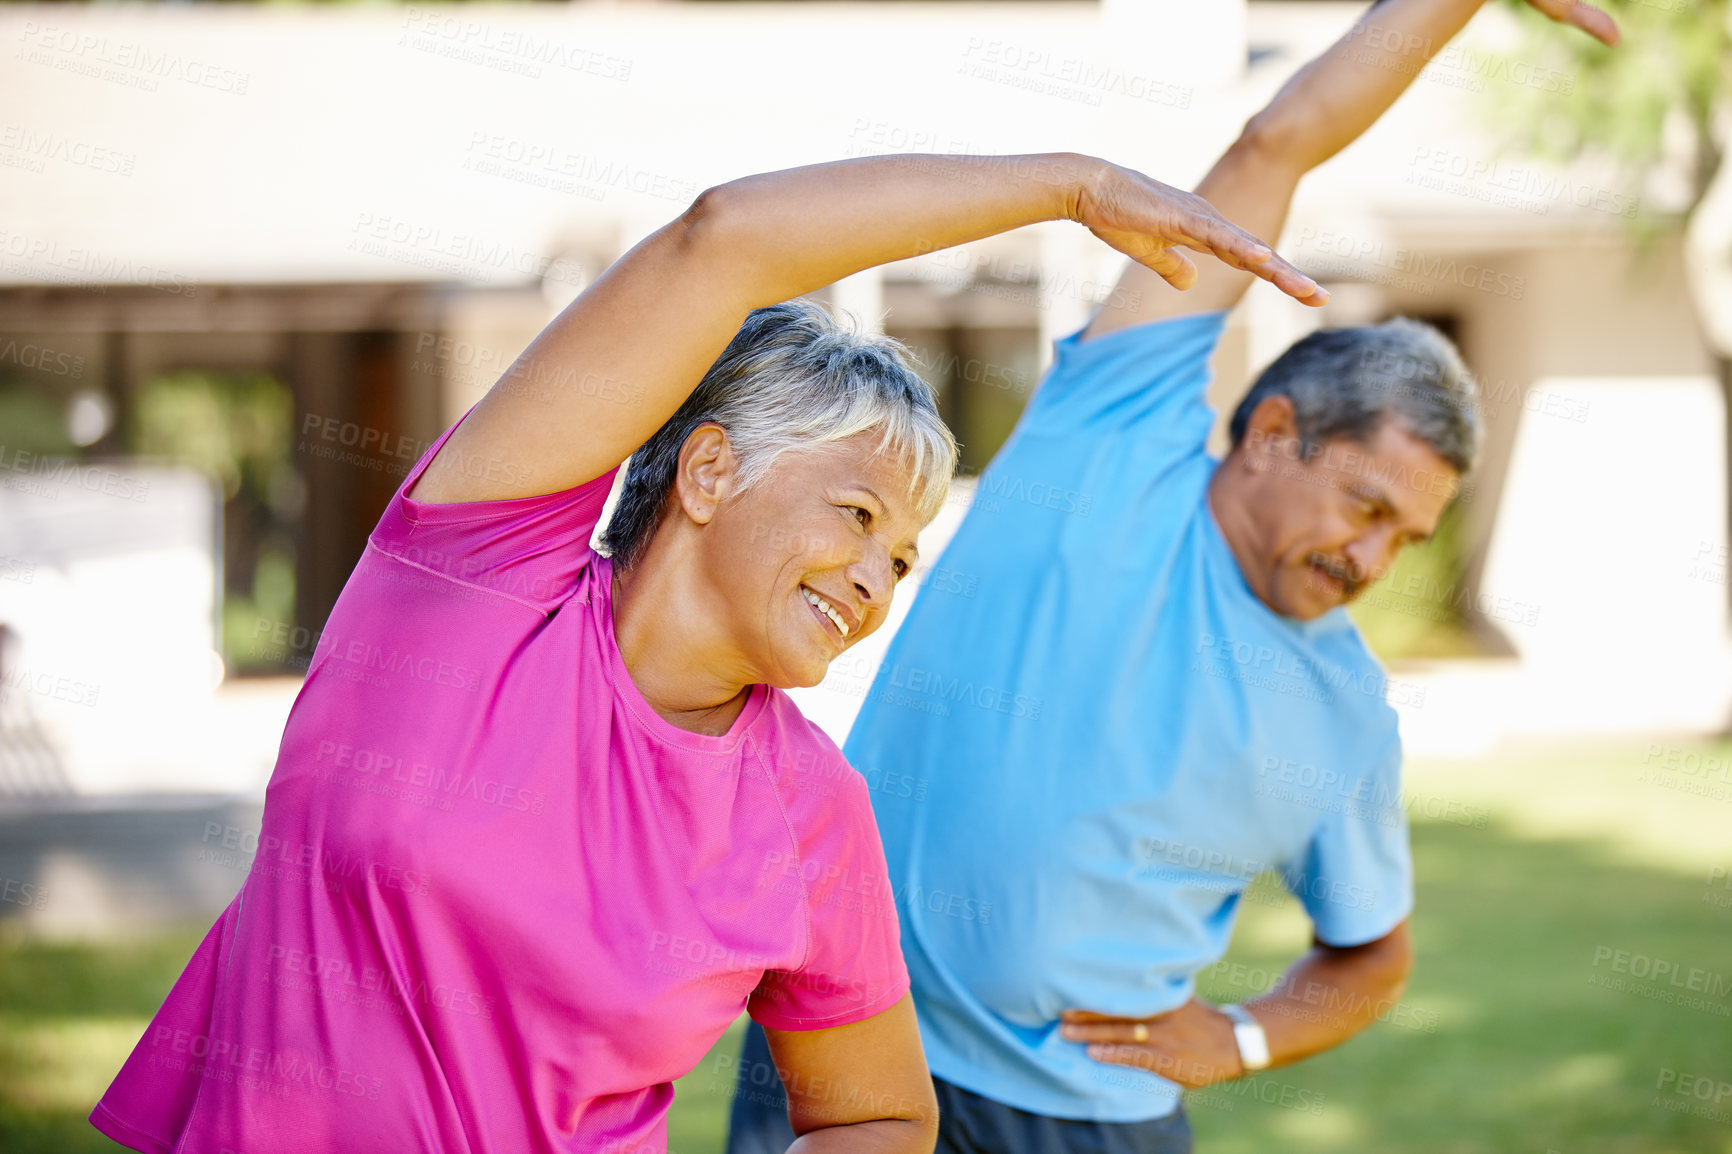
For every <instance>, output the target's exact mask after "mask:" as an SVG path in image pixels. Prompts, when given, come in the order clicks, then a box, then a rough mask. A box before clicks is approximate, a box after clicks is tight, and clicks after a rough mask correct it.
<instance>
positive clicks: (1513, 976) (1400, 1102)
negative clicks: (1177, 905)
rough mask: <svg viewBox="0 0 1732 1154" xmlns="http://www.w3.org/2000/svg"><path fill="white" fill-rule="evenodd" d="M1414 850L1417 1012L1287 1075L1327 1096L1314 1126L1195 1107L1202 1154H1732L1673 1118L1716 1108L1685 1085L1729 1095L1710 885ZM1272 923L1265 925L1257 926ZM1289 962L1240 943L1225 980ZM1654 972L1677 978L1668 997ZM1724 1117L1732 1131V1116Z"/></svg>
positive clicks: (1456, 847)
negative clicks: (1685, 1080)
mask: <svg viewBox="0 0 1732 1154" xmlns="http://www.w3.org/2000/svg"><path fill="white" fill-rule="evenodd" d="M1413 850H1414V865H1415V871H1416V874H1417V876H1418V878H1419V879H1420V880H1419V886H1418V901H1417V909H1416V911H1415V914H1414V919H1413V934H1414V940H1415V943H1416V947H1417V952H1418V961H1417V965H1416V967H1415V970H1414V974H1413V978H1412V980H1411V982H1410V983H1409V985H1408V989H1407V993H1406V994H1405V996H1404V998H1403V1002H1404V1004H1405V1005H1407V1006H1408V1007H1410V1008H1411V1011H1413V1012H1409V1013H1406V1014H1400V1013H1398V1014H1395V1015H1392V1016H1391V1019H1390V1021H1389V1022H1386V1023H1384V1024H1380V1025H1378V1026H1374V1027H1373V1028H1372V1029H1371V1030H1369V1031H1368V1032H1367V1033H1365V1034H1364V1035H1361V1036H1360V1037H1359V1038H1357V1039H1355V1040H1354V1041H1352V1042H1350V1043H1349V1044H1347V1045H1346V1046H1343V1047H1341V1048H1340V1049H1338V1050H1334V1051H1331V1052H1329V1053H1327V1054H1323V1055H1319V1056H1318V1057H1316V1058H1313V1059H1311V1060H1310V1061H1308V1062H1306V1063H1304V1064H1302V1065H1298V1066H1294V1067H1292V1068H1290V1069H1288V1070H1285V1071H1281V1072H1279V1074H1280V1075H1281V1076H1284V1077H1285V1078H1287V1079H1288V1080H1290V1081H1292V1082H1293V1083H1295V1084H1297V1085H1301V1086H1304V1087H1307V1088H1311V1089H1313V1090H1314V1091H1316V1092H1319V1093H1322V1094H1323V1095H1324V1096H1325V1104H1324V1106H1323V1108H1322V1110H1320V1111H1319V1112H1318V1113H1316V1114H1305V1113H1301V1112H1299V1111H1296V1110H1292V1109H1282V1108H1279V1107H1277V1106H1270V1105H1265V1104H1264V1103H1262V1102H1259V1101H1247V1100H1244V1099H1239V1100H1236V1101H1234V1102H1233V1105H1232V1107H1231V1108H1230V1109H1228V1108H1208V1107H1204V1106H1201V1105H1199V1106H1198V1107H1194V1108H1193V1110H1192V1114H1193V1118H1194V1121H1195V1123H1196V1129H1197V1134H1198V1143H1197V1145H1198V1149H1199V1150H1202V1151H1205V1152H1207V1154H1241V1152H1250V1151H1266V1150H1271V1149H1283V1150H1329V1151H1340V1150H1375V1151H1379V1152H1394V1154H1421V1152H1424V1154H1469V1152H1475V1154H1477V1152H1480V1151H1484V1152H1488V1154H1490V1152H1496V1154H1510V1152H1518V1151H1532V1152H1534V1154H1546V1152H1548V1151H1555V1152H1558V1154H1674V1152H1676V1154H1683V1152H1686V1151H1688V1152H1690V1154H1723V1152H1726V1151H1732V1126H1729V1125H1727V1124H1726V1123H1725V1122H1723V1121H1718V1120H1715V1119H1714V1118H1712V1117H1711V1116H1701V1115H1692V1114H1689V1113H1676V1112H1674V1110H1675V1109H1677V1108H1679V1107H1682V1108H1685V1109H1689V1108H1691V1107H1706V1108H1707V1109H1708V1110H1710V1111H1711V1110H1712V1108H1713V1103H1712V1102H1711V1101H1710V1102H1706V1103H1704V1102H1702V1101H1701V1100H1700V1099H1699V1098H1697V1097H1695V1096H1694V1095H1693V1094H1684V1095H1681V1094H1679V1093H1678V1092H1677V1090H1676V1084H1677V1082H1678V1078H1677V1077H1676V1075H1680V1074H1682V1075H1689V1076H1707V1077H1709V1078H1711V1079H1712V1080H1713V1082H1714V1083H1720V1082H1726V1083H1732V1016H1728V1015H1732V910H1727V909H1724V908H1720V907H1718V906H1716V905H1713V904H1710V903H1709V902H1706V901H1704V897H1705V896H1706V895H1708V894H1709V888H1708V880H1707V877H1706V874H1703V875H1696V876H1690V875H1682V874H1678V873H1670V872H1665V871H1659V870H1652V869H1644V868H1639V867H1632V866H1630V865H1628V864H1625V863H1621V862H1614V861H1611V860H1609V859H1608V855H1607V854H1606V852H1605V851H1604V850H1603V849H1601V848H1600V847H1598V846H1596V845H1594V844H1592V843H1587V842H1583V841H1562V840H1560V841H1544V842H1540V841H1529V840H1521V839H1516V838H1512V837H1511V836H1509V835H1508V834H1507V833H1506V832H1505V831H1503V830H1500V829H1499V828H1497V827H1496V826H1495V825H1494V826H1492V827H1491V828H1487V829H1473V828H1466V827H1462V826H1456V825H1447V824H1420V825H1416V826H1415V827H1414V829H1413ZM1269 916H1271V915H1270V914H1269V913H1266V912H1263V911H1259V910H1257V909H1255V908H1253V909H1250V910H1248V911H1247V922H1251V921H1253V920H1255V919H1256V918H1259V917H1269ZM1245 936H1246V935H1241V937H1240V940H1241V941H1242V940H1243V938H1244V937H1245ZM1302 944H1303V943H1301V942H1295V943H1294V944H1293V949H1294V950H1295V951H1296V950H1297V949H1299V948H1300V947H1301V946H1302ZM1620 951H1622V952H1624V954H1625V955H1627V956H1624V957H1623V958H1622V959H1620V955H1619V952H1620ZM1638 955H1639V956H1640V958H1639V959H1638ZM1290 956H1291V954H1288V955H1286V956H1283V955H1281V954H1277V953H1274V952H1272V951H1268V952H1264V951H1256V950H1249V949H1242V948H1240V946H1239V943H1238V942H1236V943H1235V948H1234V950H1233V951H1232V953H1231V954H1230V955H1229V960H1231V961H1240V962H1245V963H1249V964H1251V965H1254V966H1259V967H1269V968H1278V967H1280V966H1282V965H1284V964H1285V962H1286V961H1287V959H1288V957H1290ZM1657 961H1664V962H1672V963H1675V964H1676V965H1677V967H1678V971H1679V972H1678V974H1677V976H1676V977H1674V976H1673V975H1672V974H1671V973H1668V974H1666V975H1664V976H1662V977H1660V978H1658V979H1656V978H1654V977H1653V976H1652V974H1651V972H1650V968H1651V966H1652V963H1653V962H1657ZM1620 970H1621V971H1623V972H1619V971H1620ZM1692 970H1694V971H1696V973H1694V974H1692V973H1691V971H1692ZM1633 971H1639V972H1641V973H1643V974H1647V975H1648V976H1646V977H1637V976H1635V973H1634V972H1633ZM1620 981H1621V982H1622V988H1614V987H1615V986H1616V985H1617V984H1618V983H1619V982H1620ZM1674 982H1676V983H1677V984H1674ZM1692 984H1694V985H1696V986H1697V989H1696V990H1694V991H1692V990H1691V989H1690V986H1691V985H1692ZM1201 992H1202V993H1203V994H1204V996H1209V995H1211V994H1214V995H1216V996H1218V997H1220V998H1221V999H1222V1000H1238V999H1242V998H1245V997H1249V996H1252V992H1251V991H1247V990H1242V989H1241V990H1234V989H1231V988H1229V987H1227V986H1225V985H1222V984H1220V983H1214V984H1205V985H1204V987H1203V989H1202V991H1201ZM1690 1001H1695V1002H1698V1003H1700V1004H1699V1005H1695V1006H1692V1005H1689V1004H1686V1003H1688V1002H1690ZM1395 1023H1399V1024H1395ZM1667 1071H1672V1072H1673V1074H1674V1076H1673V1077H1671V1078H1669V1079H1668V1077H1667V1074H1666V1072H1667ZM1663 1081H1665V1082H1666V1085H1665V1086H1662V1082H1663ZM1660 1103H1666V1104H1669V1105H1671V1106H1672V1107H1673V1109H1667V1108H1666V1105H1662V1104H1660ZM1720 1109H1721V1110H1722V1111H1723V1112H1724V1115H1725V1117H1726V1118H1728V1119H1732V1097H1728V1098H1724V1099H1722V1100H1721V1107H1720Z"/></svg>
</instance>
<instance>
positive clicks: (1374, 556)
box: [1347, 529, 1397, 584]
mask: <svg viewBox="0 0 1732 1154" xmlns="http://www.w3.org/2000/svg"><path fill="white" fill-rule="evenodd" d="M1396 552H1397V549H1396V545H1395V533H1394V532H1393V531H1392V530H1389V529H1377V530H1374V531H1372V532H1370V533H1367V534H1365V535H1364V536H1362V537H1357V538H1355V539H1354V540H1353V541H1351V542H1349V544H1348V546H1347V560H1348V563H1349V564H1351V565H1352V566H1353V577H1354V579H1355V580H1357V581H1363V582H1365V583H1366V584H1370V583H1371V582H1373V581H1375V580H1377V579H1378V578H1379V577H1382V576H1383V575H1384V574H1385V573H1387V572H1389V567H1390V566H1391V565H1393V564H1394V563H1395V554H1396Z"/></svg>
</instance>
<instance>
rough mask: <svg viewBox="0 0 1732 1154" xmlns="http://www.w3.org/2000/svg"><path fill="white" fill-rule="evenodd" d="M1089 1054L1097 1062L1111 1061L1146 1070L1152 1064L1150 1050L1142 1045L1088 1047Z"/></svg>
mask: <svg viewBox="0 0 1732 1154" xmlns="http://www.w3.org/2000/svg"><path fill="white" fill-rule="evenodd" d="M1087 1053H1088V1056H1089V1057H1091V1058H1093V1059H1094V1060H1095V1061H1097V1062H1111V1063H1112V1064H1113V1065H1115V1066H1133V1067H1135V1068H1136V1069H1139V1070H1146V1069H1148V1068H1149V1065H1150V1057H1149V1052H1148V1051H1147V1050H1145V1049H1144V1048H1143V1047H1141V1046H1102V1045H1095V1046H1090V1047H1089V1048H1088V1051H1087Z"/></svg>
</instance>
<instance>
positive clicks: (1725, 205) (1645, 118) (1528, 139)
mask: <svg viewBox="0 0 1732 1154" xmlns="http://www.w3.org/2000/svg"><path fill="white" fill-rule="evenodd" d="M1505 2H1506V3H1507V4H1509V5H1510V6H1511V7H1513V8H1514V9H1515V10H1516V12H1515V15H1516V18H1517V20H1519V21H1520V22H1521V23H1522V25H1523V37H1522V41H1521V44H1520V46H1519V47H1518V48H1517V49H1516V52H1515V54H1514V55H1517V56H1519V57H1520V58H1521V59H1523V60H1526V61H1530V62H1537V61H1541V60H1547V61H1555V62H1556V64H1557V66H1558V67H1560V68H1562V69H1564V70H1566V72H1567V74H1570V75H1573V76H1574V77H1575V78H1576V83H1575V84H1574V85H1573V90H1572V91H1570V92H1569V93H1568V94H1567V95H1566V94H1547V93H1541V92H1539V91H1538V90H1537V89H1532V90H1525V91H1522V92H1520V94H1519V95H1517V96H1516V97H1515V98H1514V99H1513V100H1512V99H1507V98H1506V99H1504V100H1503V101H1501V102H1500V104H1499V106H1498V107H1497V108H1496V110H1495V111H1494V112H1493V113H1492V116H1493V117H1494V123H1496V124H1498V125H1500V126H1502V127H1504V128H1506V129H1507V130H1509V131H1510V134H1511V139H1510V143H1511V144H1512V145H1514V146H1515V147H1517V148H1520V149H1522V150H1523V151H1525V152H1527V153H1529V154H1530V155H1533V156H1536V157H1538V158H1540V159H1542V160H1552V161H1558V162H1566V163H1567V162H1569V161H1573V160H1576V159H1578V158H1584V157H1593V158H1601V159H1606V160H1610V161H1613V162H1615V164H1616V165H1617V167H1618V169H1619V170H1620V171H1621V173H1622V175H1623V179H1624V181H1625V182H1626V183H1627V191H1628V192H1629V193H1630V194H1632V195H1634V196H1636V197H1637V198H1638V205H1639V208H1638V211H1637V212H1636V213H1635V215H1634V216H1633V217H1632V221H1631V224H1632V229H1633V231H1634V233H1635V235H1636V236H1637V237H1638V239H1640V240H1642V241H1648V242H1651V241H1653V240H1654V239H1656V238H1658V237H1660V236H1663V235H1667V234H1673V235H1677V234H1680V233H1681V234H1682V236H1683V240H1684V254H1685V262H1686V267H1687V268H1688V270H1689V278H1690V293H1691V297H1692V299H1693V300H1694V302H1695V305H1696V314H1697V317H1698V319H1699V321H1700V323H1701V326H1702V331H1703V333H1704V335H1705V336H1706V337H1707V340H1708V345H1709V348H1710V350H1711V352H1712V353H1713V355H1714V358H1715V361H1716V362H1717V365H1718V369H1719V377H1720V386H1721V394H1722V396H1723V397H1724V398H1725V401H1726V422H1727V425H1726V434H1727V447H1728V449H1729V450H1732V165H1727V164H1726V163H1725V161H1726V153H1727V150H1728V148H1729V147H1732V0H1598V4H1599V6H1600V7H1602V8H1604V9H1606V10H1607V11H1609V12H1610V13H1611V14H1612V15H1613V16H1614V17H1615V18H1616V19H1617V21H1618V25H1619V27H1620V28H1621V29H1622V31H1623V43H1622V44H1621V45H1620V46H1619V47H1617V48H1606V47H1604V46H1603V45H1600V44H1598V43H1596V42H1595V41H1593V40H1591V39H1589V38H1588V37H1586V36H1559V35H1557V30H1556V26H1555V25H1553V24H1552V23H1551V22H1550V21H1548V20H1546V19H1545V17H1543V16H1541V15H1540V14H1539V13H1537V12H1535V11H1534V9H1533V8H1531V7H1529V6H1528V5H1527V4H1525V3H1518V2H1516V0H1505ZM1729 461H1732V457H1729ZM1729 474H1732V469H1729Z"/></svg>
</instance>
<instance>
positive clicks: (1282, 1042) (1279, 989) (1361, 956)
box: [1245, 931, 1412, 1066]
mask: <svg viewBox="0 0 1732 1154" xmlns="http://www.w3.org/2000/svg"><path fill="white" fill-rule="evenodd" d="M1411 960H1412V954H1411V951H1410V949H1409V947H1408V944H1407V936H1406V933H1405V932H1404V931H1403V932H1401V933H1400V934H1399V935H1391V936H1390V937H1389V938H1386V939H1384V940H1383V941H1381V942H1375V943H1372V944H1371V945H1368V946H1360V947H1357V948H1355V949H1344V950H1343V949H1330V948H1328V947H1322V946H1320V947H1318V948H1316V949H1314V950H1312V951H1311V952H1310V953H1309V954H1307V955H1305V957H1303V958H1301V959H1300V960H1299V961H1297V962H1295V963H1294V964H1293V966H1292V968H1290V969H1289V970H1288V971H1287V972H1286V973H1285V974H1283V975H1282V977H1281V980H1280V981H1279V982H1278V983H1277V984H1276V985H1275V987H1274V988H1273V989H1272V990H1270V992H1269V993H1267V994H1265V995H1263V996H1262V997H1260V998H1255V999H1253V1000H1251V1001H1249V1002H1247V1003H1245V1008H1246V1009H1247V1010H1250V1011H1251V1013H1252V1014H1253V1015H1254V1016H1255V1017H1256V1018H1257V1021H1258V1022H1259V1023H1260V1024H1261V1025H1262V1027H1263V1033H1264V1034H1265V1035H1266V1036H1267V1037H1268V1039H1269V1060H1270V1065H1271V1066H1283V1065H1286V1064H1288V1063H1289V1062H1297V1061H1299V1060H1300V1059H1301V1058H1306V1057H1309V1056H1310V1055H1312V1054H1315V1053H1317V1052H1319V1051H1321V1050H1327V1049H1329V1048H1331V1047H1332V1046H1339V1045H1340V1044H1341V1043H1342V1042H1345V1041H1346V1040H1347V1039H1349V1038H1351V1037H1352V1036H1353V1035H1355V1034H1357V1033H1359V1031H1361V1030H1363V1029H1365V1027H1367V1026H1369V1025H1371V1023H1373V1022H1375V1021H1377V1020H1379V1019H1380V1018H1384V1017H1387V1016H1388V1015H1389V1014H1390V1013H1391V1012H1392V1010H1393V1009H1394V1007H1395V1004H1396V1002H1397V1000H1398V999H1399V998H1400V997H1401V992H1402V990H1403V989H1404V988H1405V987H1406V985H1407V974H1408V971H1409V969H1410V967H1411Z"/></svg>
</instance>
